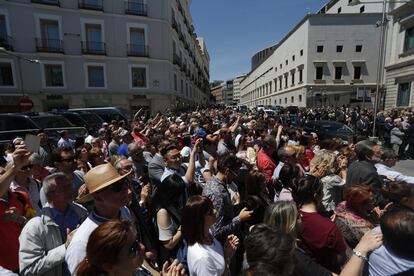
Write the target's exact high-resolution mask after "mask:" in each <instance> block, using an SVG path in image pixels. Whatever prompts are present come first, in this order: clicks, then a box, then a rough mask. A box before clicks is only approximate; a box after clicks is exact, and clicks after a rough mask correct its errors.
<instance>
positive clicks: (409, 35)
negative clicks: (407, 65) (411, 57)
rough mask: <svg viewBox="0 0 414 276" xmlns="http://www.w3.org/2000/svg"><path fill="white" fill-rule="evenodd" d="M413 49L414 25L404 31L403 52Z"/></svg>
mask: <svg viewBox="0 0 414 276" xmlns="http://www.w3.org/2000/svg"><path fill="white" fill-rule="evenodd" d="M413 49H414V27H411V28H409V29H407V30H406V31H405V38H404V52H406V51H409V50H413Z"/></svg>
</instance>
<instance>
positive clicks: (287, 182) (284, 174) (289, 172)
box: [277, 162, 301, 200]
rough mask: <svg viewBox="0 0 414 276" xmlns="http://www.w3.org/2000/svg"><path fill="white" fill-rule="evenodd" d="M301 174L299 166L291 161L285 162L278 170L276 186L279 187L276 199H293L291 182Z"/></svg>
mask: <svg viewBox="0 0 414 276" xmlns="http://www.w3.org/2000/svg"><path fill="white" fill-rule="evenodd" d="M300 175H301V172H300V170H299V167H298V166H297V165H296V164H294V163H291V162H285V164H284V165H283V167H282V169H281V170H280V172H279V178H278V187H279V189H281V191H280V193H279V196H278V198H277V200H293V198H292V190H293V185H294V184H293V183H294V181H295V179H297V178H298V177H299V176H300Z"/></svg>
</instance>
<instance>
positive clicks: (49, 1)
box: [32, 0, 60, 6]
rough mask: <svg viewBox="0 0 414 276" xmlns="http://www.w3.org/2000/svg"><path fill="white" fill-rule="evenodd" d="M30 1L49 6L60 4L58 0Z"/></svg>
mask: <svg viewBox="0 0 414 276" xmlns="http://www.w3.org/2000/svg"><path fill="white" fill-rule="evenodd" d="M32 3H35V4H44V5H51V6H60V1H59V0H32Z"/></svg>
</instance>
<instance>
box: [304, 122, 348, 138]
mask: <svg viewBox="0 0 414 276" xmlns="http://www.w3.org/2000/svg"><path fill="white" fill-rule="evenodd" d="M304 129H305V131H307V132H315V133H316V134H318V137H319V140H325V139H335V138H341V139H342V140H343V141H345V142H349V141H353V140H354V138H355V137H356V135H355V132H354V131H353V130H352V129H351V128H349V127H348V126H346V125H344V124H343V123H340V122H337V121H325V120H322V121H309V122H307V123H306V124H305V126H304Z"/></svg>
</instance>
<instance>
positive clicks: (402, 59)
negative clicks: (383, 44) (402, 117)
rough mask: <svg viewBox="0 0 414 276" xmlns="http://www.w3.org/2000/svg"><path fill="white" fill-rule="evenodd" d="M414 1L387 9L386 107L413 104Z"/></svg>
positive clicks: (410, 105)
mask: <svg viewBox="0 0 414 276" xmlns="http://www.w3.org/2000/svg"><path fill="white" fill-rule="evenodd" d="M413 14H414V4H413V3H407V4H404V5H401V6H399V7H396V8H395V9H393V10H392V11H391V12H390V15H391V21H390V22H388V27H389V29H390V31H389V32H388V33H389V41H391V47H390V48H389V49H388V50H389V53H390V58H389V61H388V62H387V64H386V67H385V70H386V79H385V80H386V81H385V84H386V91H387V93H386V97H385V108H389V107H412V106H414V95H413V94H414V92H413V91H414V90H413V86H414V17H413Z"/></svg>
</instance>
